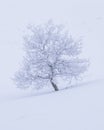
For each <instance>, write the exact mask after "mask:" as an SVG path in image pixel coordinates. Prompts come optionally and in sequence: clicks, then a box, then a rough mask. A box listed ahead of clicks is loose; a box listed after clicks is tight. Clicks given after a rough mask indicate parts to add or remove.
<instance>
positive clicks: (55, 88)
mask: <svg viewBox="0 0 104 130" xmlns="http://www.w3.org/2000/svg"><path fill="white" fill-rule="evenodd" d="M51 84H52V87H53V88H54V90H55V91H59V89H58V87H57V85H56V84H55V83H54V82H53V81H51Z"/></svg>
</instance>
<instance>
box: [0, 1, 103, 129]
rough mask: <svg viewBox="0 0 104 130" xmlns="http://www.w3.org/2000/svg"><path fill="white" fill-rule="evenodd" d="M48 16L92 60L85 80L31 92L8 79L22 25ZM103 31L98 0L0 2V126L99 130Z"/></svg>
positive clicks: (14, 67) (17, 58)
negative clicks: (79, 42) (80, 43)
mask: <svg viewBox="0 0 104 130" xmlns="http://www.w3.org/2000/svg"><path fill="white" fill-rule="evenodd" d="M49 19H53V20H54V22H55V23H62V24H65V25H66V27H68V28H69V31H70V33H71V34H72V36H73V37H75V38H76V39H78V38H81V39H82V41H83V53H82V55H83V57H85V58H86V57H87V58H89V60H90V63H91V64H90V68H89V71H88V73H86V75H85V76H84V81H83V82H85V83H82V84H79V85H76V86H78V87H73V88H72V89H67V90H63V91H60V92H57V93H50V94H46V95H40V96H35V95H36V93H35V94H34V92H32V91H31V90H29V91H22V90H18V89H17V88H16V86H15V84H13V82H12V80H11V78H12V77H13V75H14V73H15V71H17V69H18V68H19V65H20V63H21V61H22V56H23V50H22V49H23V48H22V47H23V46H22V43H23V41H22V36H23V34H24V33H25V28H26V26H27V25H28V24H31V23H32V24H41V23H44V22H46V21H47V20H49ZM103 35H104V1H103V0H61V1H60V0H50V1H49V0H15V1H14V0H9V1H8V0H0V130H104V101H103V100H104V36H103ZM98 79H100V80H98ZM101 79H102V80H101Z"/></svg>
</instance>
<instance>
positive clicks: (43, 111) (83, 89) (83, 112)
mask: <svg viewBox="0 0 104 130" xmlns="http://www.w3.org/2000/svg"><path fill="white" fill-rule="evenodd" d="M0 130H104V80H96V81H92V82H88V83H85V84H84V83H83V84H80V85H78V86H76V87H74V88H72V89H71V88H70V89H67V90H63V91H60V92H56V93H50V94H46V95H41V96H30V95H28V94H27V96H26V94H25V95H24V96H23V94H22V97H21V98H20V96H18V97H15V98H14V96H13V97H12V98H11V99H7V100H5V101H3V102H0Z"/></svg>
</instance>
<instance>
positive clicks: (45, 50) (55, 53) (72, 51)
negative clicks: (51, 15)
mask: <svg viewBox="0 0 104 130" xmlns="http://www.w3.org/2000/svg"><path fill="white" fill-rule="evenodd" d="M28 29H29V31H30V34H29V35H26V36H25V37H24V47H25V52H26V56H25V58H24V61H23V66H22V67H21V69H20V71H19V72H17V73H16V74H15V81H16V84H17V86H18V87H20V88H28V87H31V86H34V87H36V88H37V87H38V88H42V87H43V86H44V85H45V86H46V85H47V84H48V83H50V84H51V86H52V87H53V89H54V90H55V91H58V90H59V87H58V85H57V84H56V80H57V78H58V77H60V78H63V77H64V78H65V79H66V80H70V79H72V78H77V77H79V76H80V75H81V74H82V73H84V72H85V71H86V70H87V67H88V61H87V60H86V59H80V58H78V55H79V54H80V53H81V43H80V42H76V41H74V40H73V38H72V37H71V36H70V35H69V33H68V32H67V31H65V29H64V27H63V26H62V25H55V24H53V22H52V21H51V22H48V23H47V24H44V25H38V26H29V27H28Z"/></svg>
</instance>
